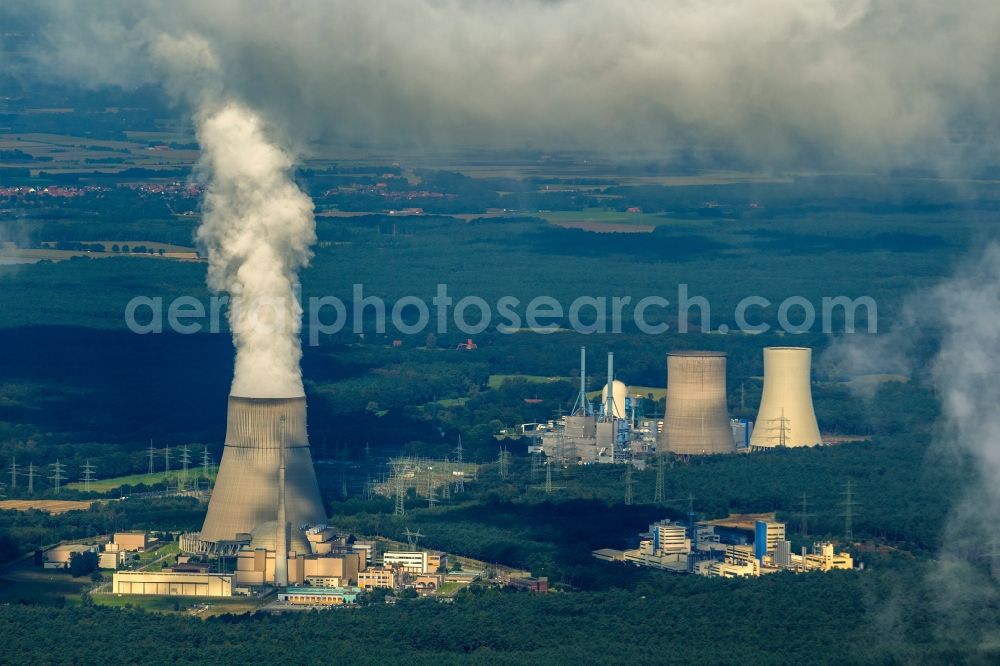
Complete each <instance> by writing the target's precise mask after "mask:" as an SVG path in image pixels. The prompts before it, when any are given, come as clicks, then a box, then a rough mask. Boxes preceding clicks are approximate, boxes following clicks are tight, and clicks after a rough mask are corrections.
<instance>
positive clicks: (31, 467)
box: [28, 462, 35, 494]
mask: <svg viewBox="0 0 1000 666" xmlns="http://www.w3.org/2000/svg"><path fill="white" fill-rule="evenodd" d="M34 492H35V463H33V462H31V463H28V494H31V493H34Z"/></svg>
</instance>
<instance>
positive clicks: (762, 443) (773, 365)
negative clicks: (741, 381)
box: [750, 347, 823, 449]
mask: <svg viewBox="0 0 1000 666" xmlns="http://www.w3.org/2000/svg"><path fill="white" fill-rule="evenodd" d="M811 364H812V350H811V349H809V348H808V347H765V348H764V394H763V395H762V396H761V399H760V411H759V412H758V413H757V422H756V424H755V425H754V429H753V434H752V435H751V436H750V447H751V448H758V449H764V448H774V447H777V446H816V445H818V444H822V443H823V442H822V441H821V440H820V436H819V426H818V425H817V424H816V413H815V412H814V411H813V402H812V386H811V384H810V380H809V371H810V366H811Z"/></svg>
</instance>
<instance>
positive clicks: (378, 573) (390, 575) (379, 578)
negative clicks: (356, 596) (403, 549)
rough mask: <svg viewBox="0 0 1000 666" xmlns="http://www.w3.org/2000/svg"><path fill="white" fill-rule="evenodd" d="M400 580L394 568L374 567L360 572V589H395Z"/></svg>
mask: <svg viewBox="0 0 1000 666" xmlns="http://www.w3.org/2000/svg"><path fill="white" fill-rule="evenodd" d="M397 580H398V578H397V576H396V570H395V569H393V568H392V567H372V568H369V569H365V570H364V571H359V572H358V587H359V588H361V589H362V590H374V589H375V588H379V587H381V588H387V589H390V590H391V589H394V588H395V587H396V582H397Z"/></svg>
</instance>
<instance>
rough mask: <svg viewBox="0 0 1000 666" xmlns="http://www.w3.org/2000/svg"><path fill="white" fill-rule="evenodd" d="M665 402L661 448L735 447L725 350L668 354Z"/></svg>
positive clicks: (708, 450)
mask: <svg viewBox="0 0 1000 666" xmlns="http://www.w3.org/2000/svg"><path fill="white" fill-rule="evenodd" d="M666 404H667V410H666V411H667V413H666V416H665V417H664V420H663V431H662V432H661V433H660V449H661V450H663V451H668V452H670V453H673V454H676V455H695V456H698V455H710V454H716V453H733V452H734V451H735V450H736V444H735V442H734V441H733V429H732V427H731V425H730V422H729V411H728V407H727V405H726V355H725V353H724V352H713V351H680V352H671V353H669V354H667V403H666Z"/></svg>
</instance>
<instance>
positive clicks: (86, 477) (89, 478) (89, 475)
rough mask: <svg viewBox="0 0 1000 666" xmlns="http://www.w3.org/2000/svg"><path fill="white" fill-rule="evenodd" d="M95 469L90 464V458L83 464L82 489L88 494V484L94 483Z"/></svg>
mask: <svg viewBox="0 0 1000 666" xmlns="http://www.w3.org/2000/svg"><path fill="white" fill-rule="evenodd" d="M95 469H96V468H95V467H94V466H93V465H91V464H90V458H87V461H86V462H85V463H83V489H84V491H85V492H88V493H89V492H90V484H91V482H93V481H94V470H95Z"/></svg>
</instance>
